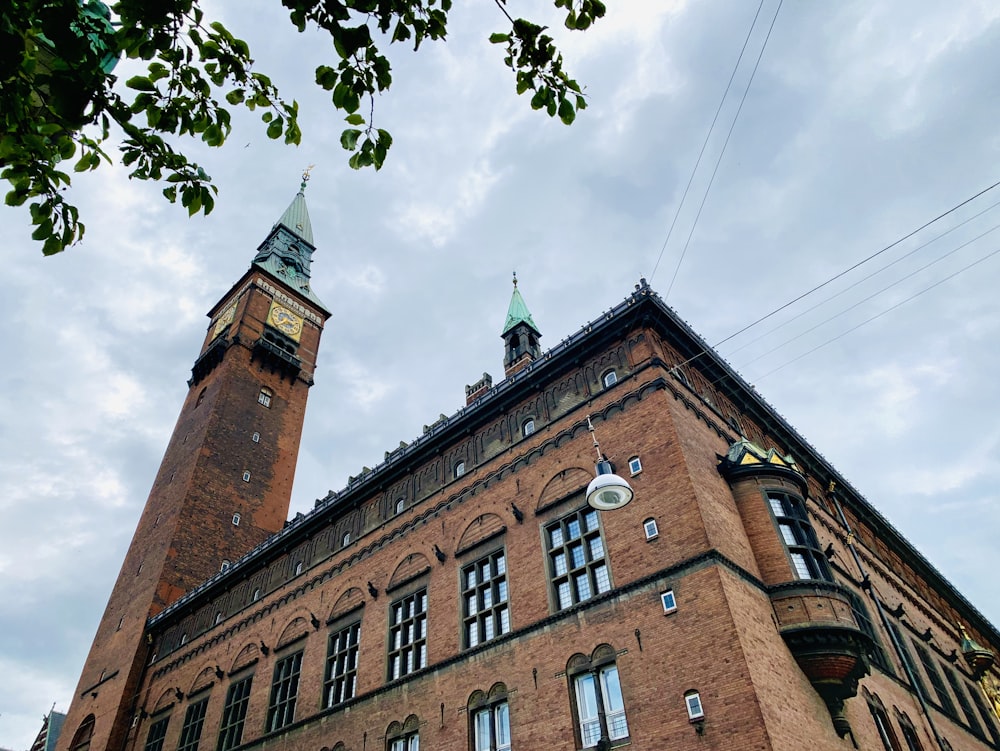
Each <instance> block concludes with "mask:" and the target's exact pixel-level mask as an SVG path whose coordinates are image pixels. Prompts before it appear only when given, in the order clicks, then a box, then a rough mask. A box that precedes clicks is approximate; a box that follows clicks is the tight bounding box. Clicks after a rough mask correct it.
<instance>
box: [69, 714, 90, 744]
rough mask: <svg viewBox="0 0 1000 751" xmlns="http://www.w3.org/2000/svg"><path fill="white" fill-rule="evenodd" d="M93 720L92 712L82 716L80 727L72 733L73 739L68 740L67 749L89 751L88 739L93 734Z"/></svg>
mask: <svg viewBox="0 0 1000 751" xmlns="http://www.w3.org/2000/svg"><path fill="white" fill-rule="evenodd" d="M95 720H96V718H95V717H94V715H92V714H89V715H87V716H86V717H84V718H83V722H81V723H80V727H78V728H77V729H76V732H75V733H74V734H73V740H72V741H70V744H69V751H90V740H91V738H92V737H93V736H94V723H95Z"/></svg>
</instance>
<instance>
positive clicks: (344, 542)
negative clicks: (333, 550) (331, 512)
mask: <svg viewBox="0 0 1000 751" xmlns="http://www.w3.org/2000/svg"><path fill="white" fill-rule="evenodd" d="M350 544H351V533H350V532H344V536H343V537H341V538H340V547H342V548H346V547H347V546H348V545H350Z"/></svg>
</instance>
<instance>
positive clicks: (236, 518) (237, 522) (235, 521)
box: [233, 511, 243, 527]
mask: <svg viewBox="0 0 1000 751" xmlns="http://www.w3.org/2000/svg"><path fill="white" fill-rule="evenodd" d="M241 521H243V517H242V516H240V512H239V511H237V512H236V513H235V514H233V526H234V527H238V526H240V522H241Z"/></svg>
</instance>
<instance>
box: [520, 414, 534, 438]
mask: <svg viewBox="0 0 1000 751" xmlns="http://www.w3.org/2000/svg"><path fill="white" fill-rule="evenodd" d="M534 432H535V419H534V418H533V417H529V418H528V419H527V420H525V421H524V422H523V423H521V435H523V436H524V437H525V438H527V437H528V436H529V435H531V434H532V433H534Z"/></svg>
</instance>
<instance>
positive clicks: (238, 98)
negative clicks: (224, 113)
mask: <svg viewBox="0 0 1000 751" xmlns="http://www.w3.org/2000/svg"><path fill="white" fill-rule="evenodd" d="M245 96H246V94H245V93H244V92H243V89H233V90H232V91H230V92H229V93H228V94H226V101H227V102H229V103H230V104H241V103H242V102H243V99H244V97H245Z"/></svg>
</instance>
